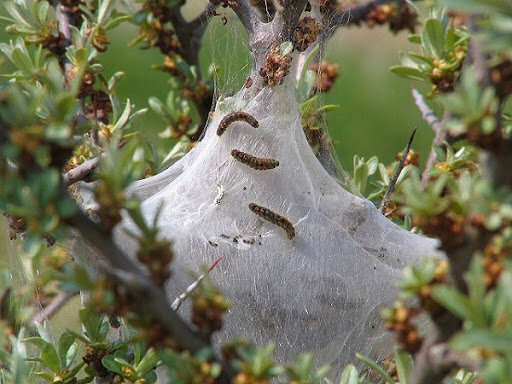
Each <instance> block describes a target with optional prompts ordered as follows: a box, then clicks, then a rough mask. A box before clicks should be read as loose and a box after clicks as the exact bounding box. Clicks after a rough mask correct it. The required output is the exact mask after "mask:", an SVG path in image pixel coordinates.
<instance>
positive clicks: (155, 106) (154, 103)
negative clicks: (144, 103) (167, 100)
mask: <svg viewBox="0 0 512 384" xmlns="http://www.w3.org/2000/svg"><path fill="white" fill-rule="evenodd" d="M148 103H149V107H150V108H151V109H152V110H153V111H154V112H155V113H156V114H157V115H158V116H160V117H161V118H162V119H163V120H164V121H165V122H166V123H172V122H173V118H172V117H171V115H170V114H169V113H168V112H167V110H166V109H165V107H164V104H163V103H162V102H161V101H160V100H159V99H157V98H156V97H150V98H149V100H148Z"/></svg>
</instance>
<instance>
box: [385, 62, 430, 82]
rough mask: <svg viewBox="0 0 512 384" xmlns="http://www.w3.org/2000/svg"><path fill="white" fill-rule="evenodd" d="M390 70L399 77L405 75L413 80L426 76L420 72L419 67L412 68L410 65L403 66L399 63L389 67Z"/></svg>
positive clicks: (423, 78) (422, 78)
mask: <svg viewBox="0 0 512 384" xmlns="http://www.w3.org/2000/svg"><path fill="white" fill-rule="evenodd" d="M389 70H390V71H391V72H393V73H394V74H395V75H398V76H400V77H406V78H409V79H413V80H420V81H422V80H425V79H426V76H425V75H424V74H423V72H421V71H420V70H419V69H416V68H412V67H404V66H401V65H395V66H393V67H391V68H389Z"/></svg>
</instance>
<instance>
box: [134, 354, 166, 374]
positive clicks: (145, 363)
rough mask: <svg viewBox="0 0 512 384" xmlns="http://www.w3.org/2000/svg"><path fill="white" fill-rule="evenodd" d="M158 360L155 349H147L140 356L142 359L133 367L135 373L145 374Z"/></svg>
mask: <svg viewBox="0 0 512 384" xmlns="http://www.w3.org/2000/svg"><path fill="white" fill-rule="evenodd" d="M159 361H160V359H159V357H158V356H157V354H156V353H155V351H154V350H153V349H149V350H148V351H147V352H146V354H145V355H144V357H143V358H142V360H141V361H140V363H139V364H138V365H137V367H136V368H135V369H136V371H137V374H138V375H139V376H143V375H145V374H146V373H147V372H149V371H150V370H152V369H154V368H155V367H156V366H157V365H158V362H159Z"/></svg>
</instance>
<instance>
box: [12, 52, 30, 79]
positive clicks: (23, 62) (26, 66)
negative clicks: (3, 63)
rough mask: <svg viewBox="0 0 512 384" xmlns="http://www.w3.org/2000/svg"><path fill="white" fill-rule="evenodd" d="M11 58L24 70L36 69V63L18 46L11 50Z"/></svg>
mask: <svg viewBox="0 0 512 384" xmlns="http://www.w3.org/2000/svg"><path fill="white" fill-rule="evenodd" d="M11 60H12V62H13V63H14V65H15V66H17V67H18V68H19V69H21V70H22V71H23V72H27V73H33V72H34V71H35V68H34V64H32V60H31V59H30V56H29V55H28V53H27V52H24V51H22V50H21V49H20V48H18V47H16V48H14V49H13V50H12V52H11Z"/></svg>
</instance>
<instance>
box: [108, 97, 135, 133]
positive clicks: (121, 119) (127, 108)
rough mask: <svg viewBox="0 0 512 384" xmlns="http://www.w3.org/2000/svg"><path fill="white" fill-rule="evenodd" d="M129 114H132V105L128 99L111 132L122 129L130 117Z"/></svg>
mask: <svg viewBox="0 0 512 384" xmlns="http://www.w3.org/2000/svg"><path fill="white" fill-rule="evenodd" d="M130 113H132V103H131V102H130V99H127V100H126V106H125V107H124V111H123V113H122V114H121V116H120V117H119V120H117V122H116V124H115V125H114V128H113V129H112V131H113V132H116V130H119V129H123V128H124V127H125V125H126V123H127V122H128V119H129V117H130Z"/></svg>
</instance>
